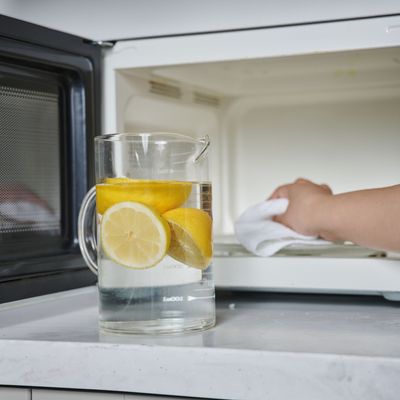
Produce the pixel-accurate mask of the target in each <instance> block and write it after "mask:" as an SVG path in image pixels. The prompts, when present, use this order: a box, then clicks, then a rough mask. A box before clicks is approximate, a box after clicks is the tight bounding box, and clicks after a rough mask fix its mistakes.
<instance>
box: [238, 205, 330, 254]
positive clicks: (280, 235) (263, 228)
mask: <svg viewBox="0 0 400 400" xmlns="http://www.w3.org/2000/svg"><path fill="white" fill-rule="evenodd" d="M288 205H289V202H288V200H287V199H275V200H267V201H263V202H261V203H258V204H255V205H253V206H251V207H249V208H248V209H247V210H246V211H245V212H244V213H243V214H241V215H240V217H239V218H238V219H237V221H236V222H235V234H236V238H237V239H238V240H239V242H240V243H241V244H242V245H243V246H244V247H245V248H246V249H247V250H248V251H250V252H252V253H254V254H256V255H257V256H261V257H268V256H272V255H273V254H275V253H276V252H278V251H279V250H281V249H282V248H283V247H286V246H289V245H293V244H306V245H326V244H329V243H331V242H329V241H326V240H322V239H318V238H317V237H315V236H305V235H301V234H300V233H297V232H295V231H293V230H292V229H290V228H288V227H287V226H285V225H282V224H280V223H278V222H275V221H273V220H272V217H273V216H275V215H279V214H283V213H284V212H285V211H286V209H287V207H288Z"/></svg>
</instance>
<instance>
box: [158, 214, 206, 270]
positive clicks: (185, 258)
mask: <svg viewBox="0 0 400 400" xmlns="http://www.w3.org/2000/svg"><path fill="white" fill-rule="evenodd" d="M163 217H164V218H165V219H166V220H167V221H168V223H169V226H170V228H171V244H170V247H169V250H168V255H170V256H171V257H173V258H174V259H176V260H178V261H180V262H182V263H184V264H186V265H188V266H190V267H194V268H199V269H206V268H207V267H208V266H209V264H210V262H211V258H212V219H211V217H210V216H209V215H208V213H206V212H205V211H203V210H200V209H197V208H175V209H173V210H169V211H167V212H166V213H164V214H163Z"/></svg>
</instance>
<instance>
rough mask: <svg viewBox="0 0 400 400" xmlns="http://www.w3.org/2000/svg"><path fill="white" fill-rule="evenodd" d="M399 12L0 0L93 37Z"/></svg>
mask: <svg viewBox="0 0 400 400" xmlns="http://www.w3.org/2000/svg"><path fill="white" fill-rule="evenodd" d="M395 13H400V2H399V0H380V1H375V0H364V1H361V0H347V1H346V0H338V1H332V0H317V1H316V0H298V1H296V0H280V1H276V0H202V1H199V0H113V1H110V0H32V1H29V0H0V14H4V15H8V16H11V17H14V18H18V19H22V20H25V21H29V22H33V23H37V24H40V25H43V26H46V27H50V28H53V29H58V30H61V31H65V32H68V33H73V34H75V35H79V36H83V37H86V38H90V39H94V40H100V39H103V40H107V39H120V38H134V37H146V36H154V35H166V34H177V33H188V32H201V31H203V32H204V31H215V30H224V29H237V28H248V27H259V26H270V25H279V24H293V23H301V22H310V21H324V20H333V19H344V18H355V17H365V16H375V15H385V14H395Z"/></svg>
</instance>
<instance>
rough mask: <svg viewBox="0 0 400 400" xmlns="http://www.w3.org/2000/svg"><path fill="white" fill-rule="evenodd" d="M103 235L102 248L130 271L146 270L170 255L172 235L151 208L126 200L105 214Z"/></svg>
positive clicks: (102, 224)
mask: <svg viewBox="0 0 400 400" xmlns="http://www.w3.org/2000/svg"><path fill="white" fill-rule="evenodd" d="M100 236H101V245H102V249H103V251H104V253H105V254H106V255H107V256H108V257H109V258H110V259H111V260H113V261H114V262H116V263H117V264H120V265H122V266H124V267H127V268H135V269H145V268H150V267H152V266H154V265H156V264H157V263H158V262H160V261H161V260H162V258H163V257H164V256H165V255H166V253H167V249H168V247H169V244H170V238H171V232H170V228H169V226H168V223H167V222H166V221H165V220H164V219H163V218H162V217H160V216H159V215H158V214H157V212H155V211H153V210H152V209H151V208H150V207H147V206H145V205H144V204H141V203H136V202H132V201H125V202H122V203H118V204H115V205H113V206H112V207H110V208H108V210H107V211H106V212H105V213H104V215H103V217H102V219H101V226H100Z"/></svg>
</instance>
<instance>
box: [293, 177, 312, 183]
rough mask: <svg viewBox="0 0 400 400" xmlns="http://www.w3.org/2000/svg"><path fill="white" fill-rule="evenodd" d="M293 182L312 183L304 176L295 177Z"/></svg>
mask: <svg viewBox="0 0 400 400" xmlns="http://www.w3.org/2000/svg"><path fill="white" fill-rule="evenodd" d="M294 183H312V182H311V181H310V180H308V179H305V178H297V179H296V180H295V181H294Z"/></svg>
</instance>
